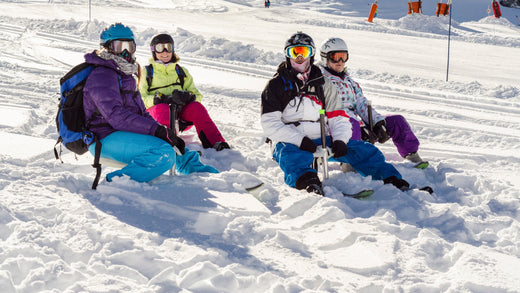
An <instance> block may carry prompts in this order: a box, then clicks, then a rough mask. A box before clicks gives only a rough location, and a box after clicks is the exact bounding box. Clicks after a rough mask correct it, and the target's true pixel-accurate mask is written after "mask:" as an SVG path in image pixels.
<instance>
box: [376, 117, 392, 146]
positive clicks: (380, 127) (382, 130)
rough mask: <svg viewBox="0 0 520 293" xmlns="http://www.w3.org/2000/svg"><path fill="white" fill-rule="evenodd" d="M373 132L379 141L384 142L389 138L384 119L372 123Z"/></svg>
mask: <svg viewBox="0 0 520 293" xmlns="http://www.w3.org/2000/svg"><path fill="white" fill-rule="evenodd" d="M374 133H375V135H376V136H377V141H378V142H379V143H385V142H386V141H387V140H389V139H390V135H388V131H387V130H386V122H385V120H381V121H379V122H377V123H376V125H374Z"/></svg>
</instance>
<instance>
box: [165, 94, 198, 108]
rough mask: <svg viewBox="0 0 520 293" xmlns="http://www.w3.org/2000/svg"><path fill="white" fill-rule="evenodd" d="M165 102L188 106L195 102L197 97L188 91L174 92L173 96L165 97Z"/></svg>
mask: <svg viewBox="0 0 520 293" xmlns="http://www.w3.org/2000/svg"><path fill="white" fill-rule="evenodd" d="M165 101H166V103H167V104H169V105H172V104H175V105H179V106H186V105H187V104H188V103H190V102H192V101H195V95H194V94H192V93H190V92H188V91H179V90H174V91H173V92H172V94H171V95H167V96H166V97H165Z"/></svg>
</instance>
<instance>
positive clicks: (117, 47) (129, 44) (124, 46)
mask: <svg viewBox="0 0 520 293" xmlns="http://www.w3.org/2000/svg"><path fill="white" fill-rule="evenodd" d="M109 49H110V51H112V52H113V53H115V54H121V53H123V51H124V50H126V51H127V52H130V53H131V54H134V53H135V42H134V41H128V40H126V41H125V40H114V41H112V42H110V47H109Z"/></svg>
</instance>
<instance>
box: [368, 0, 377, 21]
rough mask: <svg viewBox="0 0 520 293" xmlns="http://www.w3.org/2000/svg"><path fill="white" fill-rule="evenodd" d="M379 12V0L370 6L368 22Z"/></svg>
mask: <svg viewBox="0 0 520 293" xmlns="http://www.w3.org/2000/svg"><path fill="white" fill-rule="evenodd" d="M376 13H377V0H376V2H374V3H373V4H372V6H370V13H369V14H368V22H372V20H374V17H376Z"/></svg>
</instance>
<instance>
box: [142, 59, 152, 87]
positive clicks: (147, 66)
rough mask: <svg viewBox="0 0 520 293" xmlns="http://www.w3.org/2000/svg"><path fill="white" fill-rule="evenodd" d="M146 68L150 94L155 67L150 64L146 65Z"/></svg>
mask: <svg viewBox="0 0 520 293" xmlns="http://www.w3.org/2000/svg"><path fill="white" fill-rule="evenodd" d="M144 68H146V83H148V92H150V89H151V87H152V79H153V66H152V64H149V65H146V66H145V67H144Z"/></svg>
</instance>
